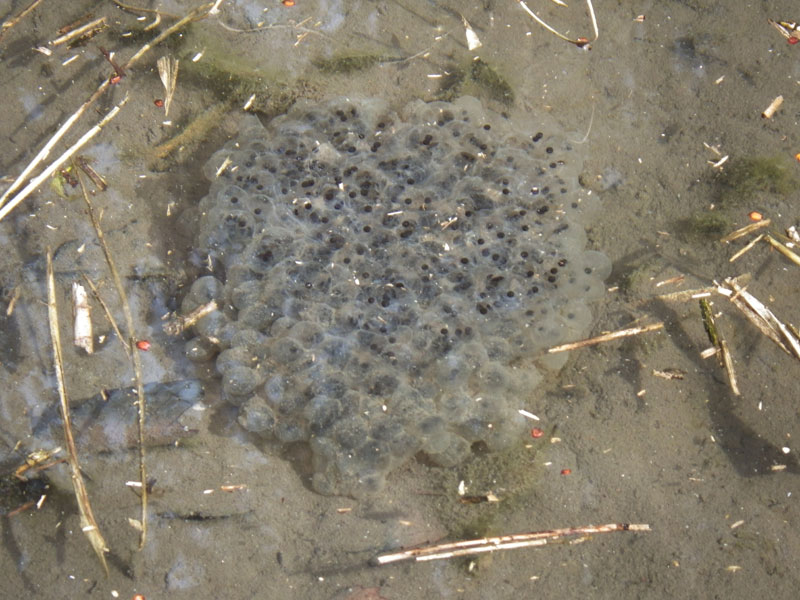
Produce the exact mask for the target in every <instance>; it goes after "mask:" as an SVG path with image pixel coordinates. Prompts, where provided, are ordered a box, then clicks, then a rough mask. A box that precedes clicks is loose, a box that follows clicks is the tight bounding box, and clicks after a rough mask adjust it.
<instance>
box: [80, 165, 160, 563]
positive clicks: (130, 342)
mask: <svg viewBox="0 0 800 600" xmlns="http://www.w3.org/2000/svg"><path fill="white" fill-rule="evenodd" d="M78 181H79V182H80V185H81V192H82V193H83V199H84V201H85V202H86V207H87V208H88V210H89V219H90V220H91V222H92V226H93V227H94V231H95V233H96V234H97V241H98V242H100V247H101V248H102V249H103V254H104V255H105V257H106V263H108V269H109V270H110V271H111V276H112V277H113V278H114V286H115V287H116V289H117V294H119V300H120V303H121V304H122V311H123V313H124V314H125V323H126V325H127V328H128V337H127V338H121V339H120V341H121V342H123V344H124V345H126V346H127V347H128V357H131V358H132V359H133V360H132V362H133V370H134V375H135V377H136V406H137V409H138V415H139V419H138V424H139V480H140V482H141V508H142V516H141V525H142V527H141V531H140V536H139V547H140V548H142V547H143V546H144V544H145V542H146V541H147V496H148V494H147V469H146V466H145V452H144V431H145V414H146V411H145V409H146V402H145V396H144V383H143V377H142V360H141V358H140V357H139V353H138V352H137V348H136V336H135V332H134V326H133V314H132V313H131V306H130V303H129V302H128V295H127V294H126V293H125V288H124V287H123V285H122V278H121V277H120V276H119V271H117V267H116V264H115V263H114V259H113V257H112V256H111V251H110V250H109V248H108V244H106V238H105V235H104V234H103V230H102V228H101V227H100V222H99V221H98V220H97V217H96V216H95V214H94V207H93V206H92V201H91V200H90V199H89V194H88V193H87V191H86V185H85V184H84V182H83V177H82V176H81V175H80V173H78Z"/></svg>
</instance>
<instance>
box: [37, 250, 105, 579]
mask: <svg viewBox="0 0 800 600" xmlns="http://www.w3.org/2000/svg"><path fill="white" fill-rule="evenodd" d="M47 315H48V318H49V322H50V337H51V338H52V340H53V360H54V361H55V366H56V380H57V381H58V397H59V399H60V406H61V417H62V419H63V420H64V440H65V441H66V446H67V462H69V466H70V470H71V471H72V487H73V489H74V490H75V498H76V500H77V501H78V511H79V513H80V518H81V530H82V531H83V532H84V533H85V534H86V537H87V538H89V543H90V544H91V545H92V548H94V551H95V554H97V558H99V559H100V562H101V563H102V564H103V569H105V572H106V575H108V564H107V563H106V556H105V553H106V552H108V547H107V546H106V542H105V540H104V539H103V535H102V534H101V533H100V528H99V527H98V526H97V521H95V518H94V513H92V506H91V504H90V503H89V494H88V493H87V492H86V486H85V485H84V483H83V475H81V468H80V464H79V463H78V450H77V449H76V448H75V439H74V438H73V436H72V424H71V421H70V416H69V400H68V398H67V386H66V384H65V383H64V362H63V359H62V352H61V335H60V334H59V330H58V306H57V304H56V283H55V275H54V274H53V253H52V251H51V250H50V248H47Z"/></svg>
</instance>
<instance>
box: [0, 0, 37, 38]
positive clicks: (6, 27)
mask: <svg viewBox="0 0 800 600" xmlns="http://www.w3.org/2000/svg"><path fill="white" fill-rule="evenodd" d="M41 3H42V0H33V2H31V3H30V4H29V5H28V8H24V9H22V12H21V13H19V14H18V15H17V16H16V17H13V18H11V19H9V20H8V21H4V22H3V25H2V26H0V28H2V31H0V40H2V39H3V36H4V35H5V34H6V32H7V31H8V30H9V29H11V28H12V27H14V25H16V24H17V23H19V22H20V21H21V20H22V19H24V18H25V17H27V16H28V14H29V13H30V12H31V11H32V10H33V9H35V8H36V7H37V6H39V4H41Z"/></svg>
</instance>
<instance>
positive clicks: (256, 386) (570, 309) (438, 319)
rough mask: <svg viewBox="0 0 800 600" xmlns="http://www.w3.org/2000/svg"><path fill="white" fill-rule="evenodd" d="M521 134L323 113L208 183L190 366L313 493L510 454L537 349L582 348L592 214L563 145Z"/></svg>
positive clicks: (536, 368)
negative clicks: (203, 364) (303, 472)
mask: <svg viewBox="0 0 800 600" xmlns="http://www.w3.org/2000/svg"><path fill="white" fill-rule="evenodd" d="M530 122H531V127H530V131H526V130H524V129H523V127H521V126H515V125H514V124H512V123H511V122H510V121H509V120H507V119H506V118H504V117H503V116H501V115H499V114H496V113H493V112H491V111H488V110H486V109H484V108H483V107H482V105H481V103H480V102H479V101H478V100H476V99H474V98H468V97H467V98H461V99H459V100H457V101H455V102H453V103H446V102H433V103H424V102H421V101H418V102H414V103H411V104H410V105H408V106H407V107H406V108H405V109H404V110H403V111H402V114H401V115H397V114H395V113H393V112H392V111H390V110H389V109H388V108H387V107H386V105H385V104H384V103H382V102H381V101H378V100H355V99H337V100H334V101H330V102H328V103H325V104H300V105H296V106H295V107H294V108H293V109H292V110H291V112H290V113H289V114H287V115H284V116H281V117H279V118H276V119H274V120H273V121H272V122H271V123H269V125H268V126H266V127H264V126H263V125H261V124H260V123H259V122H257V121H256V120H255V119H254V118H253V120H252V121H251V122H250V123H249V124H248V125H247V126H246V127H245V129H244V131H243V132H241V133H240V135H239V136H238V137H237V138H236V139H234V140H232V141H231V142H229V143H228V144H227V145H226V146H225V147H223V148H222V149H221V150H219V151H218V152H217V153H215V154H214V155H213V156H212V158H211V160H210V161H209V162H208V164H207V165H206V167H205V174H206V176H207V177H208V178H209V179H210V180H211V181H212V183H211V188H210V190H209V193H208V195H207V196H206V197H205V198H203V199H202V201H201V203H200V210H201V212H202V217H201V228H200V234H199V239H198V244H199V247H200V249H201V250H202V251H203V252H204V253H207V254H208V255H210V257H211V258H212V259H213V260H214V261H215V262H216V263H217V264H220V265H221V266H222V267H223V268H221V269H219V271H220V273H221V274H220V277H219V278H216V277H212V276H203V277H200V278H199V279H197V280H196V281H195V282H194V283H193V284H192V286H191V289H190V291H189V292H188V294H187V295H186V297H185V299H184V301H183V305H182V312H183V313H184V314H187V313H189V312H190V311H192V310H193V309H195V308H197V307H199V306H201V305H204V304H206V303H207V302H209V301H210V300H215V301H216V303H217V306H218V309H217V310H215V311H214V312H211V313H210V314H207V315H205V316H204V317H202V318H201V319H200V320H199V321H198V322H197V323H196V324H195V326H194V329H193V331H194V335H195V336H196V337H195V338H194V339H191V340H190V341H189V342H188V343H187V346H186V348H187V350H186V351H187V354H188V355H189V356H190V357H191V358H193V359H196V360H209V359H212V358H213V359H214V360H215V361H216V369H217V371H218V372H219V374H220V376H221V378H222V390H223V394H224V396H225V399H226V400H227V401H228V402H230V403H233V404H235V405H237V406H238V407H239V422H240V424H241V425H242V426H243V427H244V428H245V429H247V430H248V431H250V432H252V433H255V434H259V435H261V436H264V437H265V438H267V439H271V440H275V441H277V442H279V443H281V444H291V443H296V442H305V443H307V444H308V445H309V446H310V448H311V453H312V456H313V472H314V475H313V479H312V485H313V486H314V488H315V489H316V490H317V491H319V492H321V493H325V494H348V495H353V496H360V495H364V494H368V493H370V492H373V491H377V490H379V489H381V487H382V486H383V484H384V482H385V479H386V476H387V475H388V474H389V473H390V472H391V471H392V469H394V468H395V467H397V466H398V465H400V464H402V463H403V462H404V461H406V460H408V459H409V458H411V457H413V456H415V455H418V454H419V453H422V454H424V455H425V456H426V457H427V458H428V459H429V460H430V461H432V462H433V463H436V464H439V465H443V466H452V465H456V464H458V463H459V462H460V461H462V460H463V459H464V458H465V457H467V456H468V455H469V454H470V452H471V449H472V448H474V447H475V445H476V444H480V445H481V446H485V447H486V448H488V449H489V450H496V449H502V448H506V447H508V446H509V445H510V444H513V443H516V442H519V441H520V440H521V439H523V437H522V436H523V434H524V432H525V431H526V424H525V422H524V419H523V417H521V416H520V414H519V413H518V409H520V408H522V407H523V406H524V405H525V403H526V401H527V400H528V399H529V398H530V397H531V396H532V395H533V393H534V392H535V389H536V387H537V385H538V383H539V382H540V380H541V371H542V370H543V369H555V368H558V367H559V366H560V364H558V363H557V362H553V361H552V359H550V361H551V362H549V363H548V362H547V361H548V359H545V360H541V357H542V355H543V353H544V351H545V350H546V349H547V348H548V347H550V346H553V345H555V344H558V343H561V342H564V341H567V340H572V339H577V338H580V337H581V336H583V335H585V334H586V333H587V331H588V328H589V325H590V321H591V313H590V310H589V307H588V302H590V301H591V300H592V299H596V298H598V297H600V296H601V295H602V293H603V279H604V278H605V277H606V276H607V275H608V274H609V271H610V263H609V261H608V259H607V258H606V257H605V256H604V255H603V254H601V253H599V252H594V251H587V250H586V249H585V246H586V234H585V231H584V221H585V219H586V218H587V214H588V212H589V210H590V209H591V206H590V201H591V202H594V200H593V199H592V198H591V197H590V196H587V195H586V193H585V192H584V191H583V190H582V189H581V188H580V186H579V184H578V174H579V172H580V168H581V157H580V153H579V152H578V150H577V148H578V147H579V146H576V144H574V143H573V142H570V141H569V140H568V139H567V137H565V136H564V135H563V134H562V133H560V131H559V129H558V128H557V127H556V126H555V125H554V124H551V123H550V122H549V121H548V120H545V119H542V118H531V119H530ZM582 218H583V220H582ZM223 271H224V274H222V273H223Z"/></svg>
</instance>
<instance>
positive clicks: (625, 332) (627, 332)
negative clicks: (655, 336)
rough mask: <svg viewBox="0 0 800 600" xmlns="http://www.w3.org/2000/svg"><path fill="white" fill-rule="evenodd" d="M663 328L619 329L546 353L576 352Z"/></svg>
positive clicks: (650, 326)
mask: <svg viewBox="0 0 800 600" xmlns="http://www.w3.org/2000/svg"><path fill="white" fill-rule="evenodd" d="M663 327H664V323H663V322H658V323H653V324H652V325H646V326H644V327H632V328H630V329H620V330H619V331H612V332H611V333H604V334H603V335H598V336H597V337H593V338H589V339H588V340H581V341H579V342H571V343H569V344H561V345H560V346H553V347H552V348H548V350H547V352H549V353H550V354H554V353H556V352H565V351H567V350H577V349H578V348H585V347H586V346H596V345H597V344H602V343H603V342H610V341H611V340H616V339H619V338H624V337H630V336H632V335H639V334H640V333H647V332H650V331H656V330H657V329H661V328H663Z"/></svg>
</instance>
